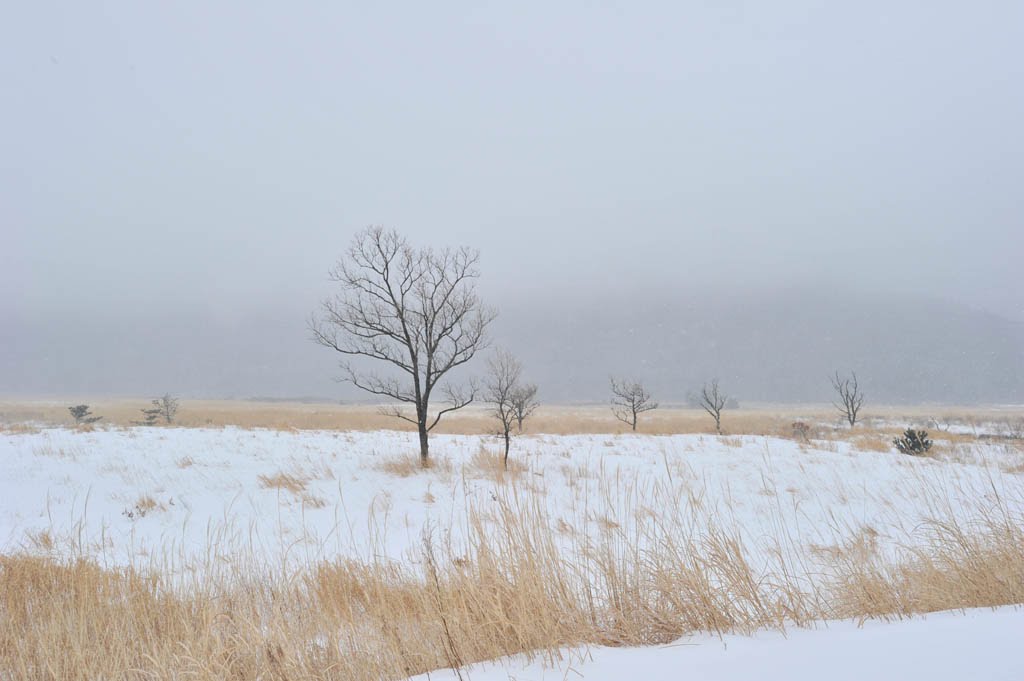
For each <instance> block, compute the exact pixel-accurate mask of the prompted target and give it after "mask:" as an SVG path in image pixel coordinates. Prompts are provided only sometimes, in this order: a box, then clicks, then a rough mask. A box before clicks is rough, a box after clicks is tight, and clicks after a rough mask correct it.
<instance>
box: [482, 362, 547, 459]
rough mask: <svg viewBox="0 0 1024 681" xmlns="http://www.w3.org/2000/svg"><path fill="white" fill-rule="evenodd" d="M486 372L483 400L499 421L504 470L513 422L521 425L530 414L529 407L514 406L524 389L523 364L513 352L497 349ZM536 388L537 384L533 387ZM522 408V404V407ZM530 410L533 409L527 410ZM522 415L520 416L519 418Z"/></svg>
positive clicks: (488, 363)
mask: <svg viewBox="0 0 1024 681" xmlns="http://www.w3.org/2000/svg"><path fill="white" fill-rule="evenodd" d="M487 368H488V374H487V378H486V379H485V382H484V395H483V397H484V400H486V401H487V402H489V403H490V404H491V405H492V406H493V410H492V412H491V413H492V414H493V416H494V418H496V419H497V420H498V423H499V424H500V430H499V431H498V435H499V436H501V437H502V438H504V440H505V458H504V462H505V470H508V451H509V446H510V444H511V440H512V426H513V424H515V423H516V422H518V423H519V424H520V429H522V420H525V419H526V417H527V416H529V411H525V410H524V411H519V410H517V408H516V401H517V397H520V396H521V395H522V393H523V392H524V390H523V386H521V385H520V384H519V380H520V377H521V376H522V373H523V366H522V364H520V363H519V360H517V359H516V358H515V357H514V356H513V355H512V353H510V352H509V351H507V350H503V349H498V350H497V351H496V352H495V353H494V356H493V357H491V358H490V359H489V360H488V361H487ZM534 392H536V388H534ZM524 409H525V408H524ZM530 411H532V409H531V410H530ZM520 415H522V420H521V419H520Z"/></svg>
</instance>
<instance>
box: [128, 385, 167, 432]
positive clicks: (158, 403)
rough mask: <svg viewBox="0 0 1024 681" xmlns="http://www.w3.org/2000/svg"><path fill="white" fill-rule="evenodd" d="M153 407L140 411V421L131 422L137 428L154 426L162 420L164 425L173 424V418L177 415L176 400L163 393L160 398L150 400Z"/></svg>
mask: <svg viewBox="0 0 1024 681" xmlns="http://www.w3.org/2000/svg"><path fill="white" fill-rule="evenodd" d="M150 404H152V405H153V406H152V407H150V408H149V409H140V410H139V411H141V412H142V420H141V421H132V423H134V424H135V425H137V426H155V425H156V424H157V421H160V420H163V422H164V423H166V424H168V425H169V424H171V423H174V417H175V415H177V413H178V400H177V398H174V397H171V394H170V393H164V395H163V396H162V397H158V398H156V399H155V400H150Z"/></svg>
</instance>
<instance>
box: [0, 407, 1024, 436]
mask: <svg viewBox="0 0 1024 681" xmlns="http://www.w3.org/2000/svg"><path fill="white" fill-rule="evenodd" d="M77 403H86V404H89V405H90V406H91V407H92V410H93V412H94V413H96V414H98V415H102V416H103V417H104V418H103V421H101V422H100V424H99V425H100V426H130V425H132V424H133V422H135V421H137V420H138V419H139V409H141V408H143V407H148V406H149V399H148V398H143V397H140V398H138V399H136V400H129V399H101V398H92V399H90V398H83V397H78V398H68V399H65V400H6V401H0V424H7V425H5V426H4V428H5V430H7V431H9V432H17V429H28V430H27V432H32V430H33V429H35V428H36V426H37V425H65V426H67V425H71V423H72V419H71V417H70V415H69V414H68V411H67V407H68V405H70V404H77ZM939 414H941V416H937V415H939ZM864 417H865V418H864V423H863V424H858V426H857V427H856V428H855V429H853V432H858V431H860V430H862V429H868V430H871V429H873V427H874V426H873V422H875V421H877V420H879V419H884V420H885V421H887V422H894V423H904V422H905V423H908V424H910V423H914V424H918V425H922V426H924V427H925V428H926V429H927V430H928V431H929V433H931V434H933V435H939V434H940V433H942V429H944V428H948V427H949V426H950V424H954V423H956V424H961V425H965V426H967V427H968V428H970V427H974V426H976V425H977V424H981V423H987V422H999V423H1005V424H1006V427H1007V429H1008V432H1012V431H1013V426H1014V424H1018V423H1024V409H1021V408H1020V407H1006V408H1002V407H955V408H954V407H947V406H934V407H933V406H927V405H924V406H912V407H909V406H908V407H893V406H884V405H879V406H874V405H872V406H870V408H869V409H868V411H866V412H865V414H864ZM794 421H804V422H807V423H809V424H811V425H812V426H813V430H814V431H815V432H814V433H813V434H812V437H828V436H830V435H835V436H839V437H845V434H846V433H847V432H848V431H849V428H848V427H846V426H845V425H843V424H842V423H841V421H840V418H839V415H838V414H837V412H836V411H835V410H834V409H833V408H832V407H831V406H829V405H822V404H813V405H754V406H752V407H749V408H748V407H745V408H743V409H736V410H727V411H725V412H723V414H722V429H723V432H725V433H726V434H728V435H772V436H776V437H784V438H790V439H796V438H797V437H798V436H796V435H794V432H793V428H792V424H793V422H794ZM22 424H27V425H22ZM816 424H817V425H816ZM933 424H934V425H933ZM176 425H179V426H188V427H200V426H201V427H222V426H239V427H243V428H272V429H280V430H296V429H298V430H309V429H317V430H357V431H370V430H381V429H389V430H406V431H407V430H411V429H413V427H412V426H411V425H410V424H409V423H406V422H405V421H401V420H399V419H396V418H394V417H391V416H387V415H384V414H381V413H380V409H379V408H378V407H376V406H371V405H341V404H334V403H323V404H311V403H296V402H257V401H246V400H188V399H183V400H182V401H181V409H180V411H179V412H178V417H177V420H176ZM493 429H494V424H493V421H492V418H491V417H490V416H489V413H488V410H487V409H486V408H483V407H480V408H467V409H464V410H461V411H458V412H455V413H452V414H449V415H448V416H446V417H445V418H444V420H442V421H441V423H440V424H439V425H438V427H437V431H436V432H439V433H464V434H473V435H483V434H487V433H490V432H492V431H493ZM1017 429H1018V430H1020V429H1021V426H1017ZM884 430H885V432H886V433H888V432H889V431H890V430H891V431H892V432H893V434H894V435H895V434H896V433H898V432H899V430H900V429H899V428H886V429H884ZM524 432H526V433H532V434H585V433H625V432H628V426H625V425H624V424H622V423H621V422H619V421H617V420H616V419H615V418H614V417H613V416H612V413H611V410H610V409H609V408H608V407H607V406H605V405H590V406H559V405H545V406H542V407H541V408H540V409H538V410H537V412H536V413H535V414H534V415H533V416H532V417H530V419H528V420H527V421H526V423H525V429H524ZM638 432H640V433H647V434H655V435H670V434H685V433H713V432H714V422H713V421H712V420H711V418H710V417H709V416H708V415H707V414H706V413H704V412H703V411H702V410H699V409H686V408H678V407H665V408H662V409H658V410H656V411H652V412H648V413H647V414H644V416H643V418H642V419H641V421H640V424H639V428H638ZM946 435H950V434H946ZM950 436H951V437H956V436H954V435H950ZM968 437H970V436H968Z"/></svg>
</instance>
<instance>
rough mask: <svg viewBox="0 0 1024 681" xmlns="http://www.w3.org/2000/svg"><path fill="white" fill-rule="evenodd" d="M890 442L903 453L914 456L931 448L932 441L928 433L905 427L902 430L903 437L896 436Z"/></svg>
mask: <svg viewBox="0 0 1024 681" xmlns="http://www.w3.org/2000/svg"><path fill="white" fill-rule="evenodd" d="M892 443H893V444H894V445H896V449H898V450H900V452H902V453H903V454H911V455H914V456H918V455H921V454H924V453H925V452H927V451H928V450H929V449H931V448H932V441H931V440H929V439H928V433H926V432H925V431H923V430H914V429H913V428H907V429H906V430H905V431H904V432H903V437H898V438H896V439H895V440H893V441H892Z"/></svg>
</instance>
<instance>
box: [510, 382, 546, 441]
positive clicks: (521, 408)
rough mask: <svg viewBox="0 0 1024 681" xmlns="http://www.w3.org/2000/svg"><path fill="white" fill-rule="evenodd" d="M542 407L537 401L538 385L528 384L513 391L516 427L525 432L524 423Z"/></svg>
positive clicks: (513, 411) (513, 410)
mask: <svg viewBox="0 0 1024 681" xmlns="http://www.w3.org/2000/svg"><path fill="white" fill-rule="evenodd" d="M539 406H540V402H538V401H537V385H536V384H534V383H528V384H526V385H523V386H519V387H517V388H516V389H515V390H513V391H512V413H513V414H515V417H516V427H517V429H518V431H519V432H520V433H521V432H523V421H525V420H526V419H527V417H529V416H530V415H531V414H533V412H534V411H535V410H536V409H537V407H539Z"/></svg>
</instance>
